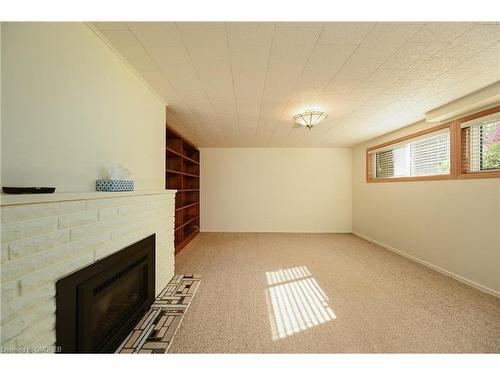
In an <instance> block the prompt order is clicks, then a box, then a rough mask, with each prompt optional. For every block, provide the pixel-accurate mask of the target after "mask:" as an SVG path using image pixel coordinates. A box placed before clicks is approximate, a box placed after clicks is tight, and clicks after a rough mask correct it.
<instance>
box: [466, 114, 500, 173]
mask: <svg viewBox="0 0 500 375" xmlns="http://www.w3.org/2000/svg"><path fill="white" fill-rule="evenodd" d="M461 128H462V130H461V133H462V172H463V173H477V172H489V171H499V170H500V115H499V114H498V113H495V114H493V115H490V116H485V117H480V118H478V119H476V120H471V121H468V122H464V123H462V124H461Z"/></svg>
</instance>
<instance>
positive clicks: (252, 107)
mask: <svg viewBox="0 0 500 375" xmlns="http://www.w3.org/2000/svg"><path fill="white" fill-rule="evenodd" d="M244 28H245V29H246V32H248V33H254V32H255V33H257V32H258V33H259V36H260V37H259V38H258V39H252V40H250V41H249V42H247V41H246V40H245V38H243V37H241V33H242V31H241V30H239V27H238V24H234V23H228V24H227V26H226V30H227V33H228V48H229V55H230V59H231V63H232V72H233V79H234V84H235V86H234V87H235V98H236V105H237V108H238V116H239V121H238V124H239V127H240V135H241V139H240V142H241V145H242V146H248V145H250V142H251V140H253V138H254V136H255V129H256V127H257V123H258V120H259V112H260V111H261V108H262V106H261V104H262V97H263V91H264V88H265V82H266V76H267V72H268V70H269V69H268V68H269V55H270V49H271V45H272V43H273V38H274V24H264V25H263V24H258V25H255V26H251V25H250V24H245V27H244ZM234 34H236V35H234ZM238 34H240V36H239V37H238ZM257 40H258V42H257Z"/></svg>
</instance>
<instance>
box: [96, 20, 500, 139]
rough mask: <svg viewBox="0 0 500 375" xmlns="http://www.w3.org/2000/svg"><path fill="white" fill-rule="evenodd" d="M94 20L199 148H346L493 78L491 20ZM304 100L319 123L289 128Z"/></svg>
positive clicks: (496, 34) (495, 52) (496, 31)
mask: <svg viewBox="0 0 500 375" xmlns="http://www.w3.org/2000/svg"><path fill="white" fill-rule="evenodd" d="M96 26H97V27H98V28H99V29H101V30H102V31H103V34H105V36H106V37H108V39H110V41H111V43H112V44H113V45H114V46H115V47H116V48H117V49H118V50H119V51H120V53H122V54H123V55H124V57H125V58H127V60H129V61H130V62H131V64H132V65H133V66H134V67H135V68H136V70H137V71H139V73H141V74H142V75H143V76H144V78H145V79H146V80H147V81H148V82H150V83H151V85H152V86H153V87H154V88H155V89H156V90H157V91H158V93H160V95H162V96H163V97H165V101H166V102H168V103H169V110H168V111H167V117H168V118H170V119H171V121H172V122H173V123H175V126H176V127H178V128H181V126H182V129H186V131H188V132H189V133H191V134H193V135H194V138H196V141H195V143H197V145H199V146H202V147H209V146H212V147H214V146H219V147H220V146H229V147H237V146H245V147H264V146H271V147H283V146H287V147H325V146H350V145H352V144H355V143H359V142H361V141H363V140H366V139H369V138H372V137H374V136H378V135H381V134H383V133H386V132H388V131H391V130H394V129H396V128H398V127H403V126H405V125H408V121H417V120H419V119H421V118H422V117H423V114H424V113H425V112H426V111H428V110H430V109H432V108H434V107H436V106H440V105H443V104H445V103H446V101H450V100H453V99H456V98H457V97H460V96H463V95H466V94H468V93H470V92H472V91H475V90H477V89H480V88H481V87H484V86H486V85H489V84H491V83H494V82H495V81H498V80H500V77H499V72H498V69H495V67H498V65H499V58H498V57H499V56H500V45H499V44H498V41H499V40H500V23H476V24H474V23H470V22H455V23H376V24H374V23H348V22H347V23H314V22H312V23H308V22H305V23H293V22H292V23H280V22H278V23H251V22H245V23H232V22H230V23H223V22H221V23H196V22H195V23H178V24H177V25H175V24H173V23H168V22H160V23H147V22H146V23H135V22H132V23H128V24H127V23H96ZM175 29H177V30H175ZM222 31H223V32H222ZM125 33H131V34H132V35H133V36H134V37H135V38H137V41H136V44H137V43H139V44H140V47H138V46H137V45H136V44H134V42H133V40H131V38H130V36H127V35H126V34H125ZM106 34H108V35H106ZM113 34H114V35H113ZM117 35H119V36H117ZM353 46H355V49H354V51H353ZM141 54H143V56H141ZM346 56H347V57H346ZM148 59H149V60H151V61H149V60H148ZM313 102H314V103H313ZM308 104H309V106H312V105H321V106H323V107H324V108H325V110H326V111H327V112H328V113H329V118H328V119H327V120H326V121H325V122H324V123H322V124H321V126H319V127H318V128H316V129H313V130H312V131H305V129H292V128H291V116H292V114H293V112H295V111H296V110H297V109H299V108H301V107H304V108H305V107H306V106H308ZM238 112H239V113H238Z"/></svg>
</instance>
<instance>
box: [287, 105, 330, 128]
mask: <svg viewBox="0 0 500 375" xmlns="http://www.w3.org/2000/svg"><path fill="white" fill-rule="evenodd" d="M326 117H327V116H326V113H325V112H321V111H313V110H307V111H305V112H302V113H299V114H298V115H295V116H293V120H294V124H297V125H300V126H305V127H306V128H308V129H311V128H312V127H313V126H316V125H318V124H319V123H320V122H321V121H323V120H324V119H326Z"/></svg>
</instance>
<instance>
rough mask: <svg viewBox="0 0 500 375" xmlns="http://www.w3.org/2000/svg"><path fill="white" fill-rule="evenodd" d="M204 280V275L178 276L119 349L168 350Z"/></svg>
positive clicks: (161, 352) (153, 352)
mask: <svg viewBox="0 0 500 375" xmlns="http://www.w3.org/2000/svg"><path fill="white" fill-rule="evenodd" d="M200 282H201V277H200V275H174V277H173V278H172V280H171V281H170V282H169V283H168V285H167V286H166V287H165V288H164V289H163V290H162V291H161V292H160V294H159V295H158V297H157V298H156V300H155V301H154V302H153V304H152V305H151V309H150V310H149V311H148V312H147V313H146V314H145V315H144V317H143V318H142V319H141V320H140V321H139V323H137V325H136V326H135V328H134V329H133V330H132V332H130V334H129V335H128V336H127V338H126V339H125V340H124V341H123V343H122V344H121V345H120V347H119V348H118V350H117V351H116V352H117V353H120V354H133V353H149V354H164V353H167V352H168V349H169V347H170V344H171V343H172V340H173V339H174V337H175V334H176V332H177V329H178V328H179V326H180V324H181V322H182V319H183V318H184V315H185V314H186V311H187V309H188V307H189V305H190V303H191V301H192V300H193V296H194V294H195V293H196V290H197V289H198V286H199V285H200Z"/></svg>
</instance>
